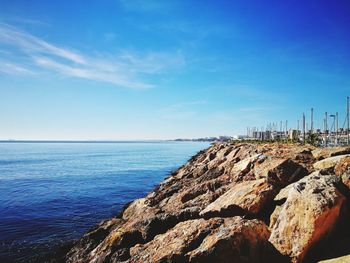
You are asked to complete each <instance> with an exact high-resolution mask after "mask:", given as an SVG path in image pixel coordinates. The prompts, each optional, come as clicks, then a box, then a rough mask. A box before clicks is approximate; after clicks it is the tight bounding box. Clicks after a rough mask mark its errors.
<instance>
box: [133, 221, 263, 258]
mask: <svg viewBox="0 0 350 263" xmlns="http://www.w3.org/2000/svg"><path fill="white" fill-rule="evenodd" d="M268 237H269V231H268V229H267V226H266V225H265V224H264V223H263V222H261V221H259V220H246V219H242V218H240V217H234V218H227V219H222V218H212V219H209V220H204V219H197V220H190V221H185V222H182V223H179V224H178V225H176V226H175V227H174V228H173V229H171V230H170V231H168V232H167V233H165V234H162V235H158V236H156V237H155V239H154V240H152V241H151V242H149V243H146V244H144V245H136V246H134V247H133V248H131V249H130V254H131V258H132V260H130V262H265V261H264V251H265V250H266V249H267V248H268V246H269V243H268V242H267V239H268Z"/></svg>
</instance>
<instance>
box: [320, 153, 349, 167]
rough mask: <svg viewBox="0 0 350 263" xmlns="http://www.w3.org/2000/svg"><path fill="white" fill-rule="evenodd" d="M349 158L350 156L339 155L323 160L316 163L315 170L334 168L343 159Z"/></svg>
mask: <svg viewBox="0 0 350 263" xmlns="http://www.w3.org/2000/svg"><path fill="white" fill-rule="evenodd" d="M347 156H350V155H337V156H333V157H328V158H326V159H323V160H321V161H318V162H316V163H314V168H315V169H316V170H327V169H331V168H334V167H335V166H336V165H337V163H338V162H339V161H340V160H341V159H342V158H344V157H347Z"/></svg>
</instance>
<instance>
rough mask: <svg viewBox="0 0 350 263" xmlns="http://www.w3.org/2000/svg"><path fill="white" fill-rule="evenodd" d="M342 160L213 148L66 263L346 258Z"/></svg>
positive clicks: (106, 225)
mask: <svg viewBox="0 0 350 263" xmlns="http://www.w3.org/2000/svg"><path fill="white" fill-rule="evenodd" d="M349 153H350V149H347V148H332V149H316V148H314V147H312V146H302V145H285V144H264V145H255V144H234V143H217V144H214V145H213V146H211V147H210V148H208V149H207V150H204V151H201V152H199V153H198V154H197V155H196V156H194V157H193V158H192V159H191V160H189V161H188V163H187V164H186V165H184V166H183V167H181V168H179V169H178V170H177V171H175V172H174V173H173V174H172V175H171V176H170V177H168V178H167V179H165V180H164V181H163V182H162V183H161V184H160V185H159V186H158V187H157V188H156V189H154V191H153V192H151V193H150V194H148V196H146V197H145V198H141V199H138V200H135V201H133V202H132V203H130V204H128V205H127V206H126V207H125V209H124V211H123V212H122V213H121V214H120V216H118V217H116V218H113V219H110V220H107V221H104V222H102V223H101V224H100V225H98V226H96V227H95V229H93V230H91V231H90V232H89V233H87V234H86V235H84V236H83V237H82V238H81V239H80V240H79V241H77V242H76V243H75V245H74V246H73V247H72V248H71V250H70V251H69V252H68V253H67V254H66V255H65V261H66V262H96V263H97V262H130V263H131V262H314V261H318V260H321V259H327V258H332V257H338V256H339V257H340V256H344V255H346V254H350V248H349V247H347V245H344V244H350V242H346V240H348V238H349V237H350V234H349V233H350V231H349V228H350V221H349V215H348V201H349V188H348V187H349V186H350V180H349V175H350V157H349V156H350V155H348V154H349ZM343 240H345V241H344V242H343V243H342V241H343ZM340 243H341V244H343V245H339V244H340ZM331 244H332V245H331ZM337 244H338V245H337Z"/></svg>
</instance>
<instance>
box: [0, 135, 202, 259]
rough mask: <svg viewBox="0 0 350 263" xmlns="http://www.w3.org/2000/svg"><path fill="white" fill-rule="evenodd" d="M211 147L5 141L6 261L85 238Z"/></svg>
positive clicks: (0, 151) (1, 237) (0, 216)
mask: <svg viewBox="0 0 350 263" xmlns="http://www.w3.org/2000/svg"><path fill="white" fill-rule="evenodd" d="M208 146H209V144H208V143H199V142H128V143H125V142H123V143H0V262H13V261H15V262H28V261H30V260H34V261H36V260H38V256H42V254H43V253H46V252H48V251H50V249H52V248H53V247H55V246H58V245H60V244H63V243H66V242H67V241H70V240H73V239H77V238H79V237H80V236H81V235H82V234H84V232H86V231H87V230H88V229H90V228H91V227H92V226H93V225H95V224H96V223H98V222H100V221H101V220H103V219H107V218H110V217H112V216H114V215H116V214H117V213H118V211H120V209H121V208H122V206H123V205H124V204H125V203H126V202H129V201H131V200H133V199H135V198H139V197H142V196H144V195H145V194H147V193H148V192H149V191H150V190H152V189H153V187H154V186H155V185H156V184H158V183H160V182H161V181H162V179H163V178H164V177H166V176H168V175H169V174H170V173H171V171H173V170H175V169H176V168H177V167H179V166H180V165H182V164H184V163H185V162H186V161H187V160H188V159H189V158H190V157H191V156H192V155H193V154H195V153H196V152H198V151H199V150H201V149H203V148H206V147H208Z"/></svg>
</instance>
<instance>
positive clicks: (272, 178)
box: [254, 159, 308, 187]
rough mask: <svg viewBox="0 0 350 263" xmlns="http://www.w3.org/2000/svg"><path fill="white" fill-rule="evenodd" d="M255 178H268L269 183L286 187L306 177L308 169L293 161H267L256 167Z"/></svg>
mask: <svg viewBox="0 0 350 263" xmlns="http://www.w3.org/2000/svg"><path fill="white" fill-rule="evenodd" d="M254 172H255V176H256V178H257V179H259V178H267V179H268V181H269V182H271V183H273V184H275V185H277V186H279V187H284V186H286V185H288V184H290V183H292V182H295V181H297V180H299V179H300V178H302V177H303V176H305V175H306V174H307V173H308V171H307V169H306V168H305V167H304V166H303V165H301V164H298V163H296V162H294V161H293V160H291V159H271V160H266V161H264V162H263V163H262V164H260V165H256V166H255V167H254Z"/></svg>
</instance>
